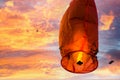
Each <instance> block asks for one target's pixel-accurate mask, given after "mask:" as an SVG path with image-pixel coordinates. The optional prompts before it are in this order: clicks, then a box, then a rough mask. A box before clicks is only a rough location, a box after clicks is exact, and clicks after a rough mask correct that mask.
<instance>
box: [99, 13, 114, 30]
mask: <svg viewBox="0 0 120 80" xmlns="http://www.w3.org/2000/svg"><path fill="white" fill-rule="evenodd" d="M114 18H115V16H114V15H113V12H110V13H109V14H108V15H107V14H104V15H102V16H101V18H100V22H101V23H102V24H103V25H102V26H100V30H110V28H111V27H110V26H111V24H112V23H113V20H114Z"/></svg>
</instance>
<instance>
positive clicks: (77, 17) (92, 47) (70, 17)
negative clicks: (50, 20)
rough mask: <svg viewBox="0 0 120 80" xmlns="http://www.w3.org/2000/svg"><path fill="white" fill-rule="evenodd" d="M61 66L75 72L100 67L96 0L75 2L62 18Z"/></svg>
mask: <svg viewBox="0 0 120 80" xmlns="http://www.w3.org/2000/svg"><path fill="white" fill-rule="evenodd" d="M59 47H60V53H61V56H62V60H61V65H62V67H63V68H64V69H66V70H68V71H70V72H73V73H89V72H91V71H94V70H95V69H96V68H97V66H98V60H97V57H96V54H97V52H98V16H97V10H96V6H95V2H94V0H73V1H72V2H71V3H70V6H69V7H68V9H67V10H66V12H65V14H64V15H63V17H62V20H61V24H60V32H59Z"/></svg>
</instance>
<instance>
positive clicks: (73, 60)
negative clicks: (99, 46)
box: [61, 51, 98, 73]
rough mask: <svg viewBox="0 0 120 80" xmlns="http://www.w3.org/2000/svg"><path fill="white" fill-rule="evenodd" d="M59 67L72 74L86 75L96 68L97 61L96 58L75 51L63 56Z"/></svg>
mask: <svg viewBox="0 0 120 80" xmlns="http://www.w3.org/2000/svg"><path fill="white" fill-rule="evenodd" d="M61 65H62V67H63V68H64V69H66V70H68V71H70V72H73V73H88V72H91V71H94V70H95V69H96V68H97V66H98V61H97V57H96V56H92V55H90V54H89V53H85V52H82V51H77V52H71V53H70V54H69V55H65V56H63V58H62V60H61Z"/></svg>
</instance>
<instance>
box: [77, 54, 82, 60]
mask: <svg viewBox="0 0 120 80" xmlns="http://www.w3.org/2000/svg"><path fill="white" fill-rule="evenodd" d="M82 56H83V52H79V53H78V57H77V62H78V61H82Z"/></svg>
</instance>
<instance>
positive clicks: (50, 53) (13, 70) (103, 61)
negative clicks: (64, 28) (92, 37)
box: [0, 0, 120, 80]
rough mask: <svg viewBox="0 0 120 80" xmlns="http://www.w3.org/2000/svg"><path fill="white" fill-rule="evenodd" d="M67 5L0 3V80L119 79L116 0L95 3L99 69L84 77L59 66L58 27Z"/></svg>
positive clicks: (53, 1) (119, 7) (21, 0)
mask: <svg viewBox="0 0 120 80" xmlns="http://www.w3.org/2000/svg"><path fill="white" fill-rule="evenodd" d="M70 2H71V0H62V1H61V0H0V80H86V79H87V80H88V79H97V80H98V79H100V80H106V79H113V80H118V79H120V76H119V75H120V37H119V35H120V25H119V24H120V14H119V13H120V0H102V1H101V0H95V2H96V6H97V12H98V17H99V26H98V27H99V53H98V54H97V57H98V60H99V66H98V68H97V69H96V70H95V71H93V72H91V73H87V74H74V73H70V72H68V71H66V70H64V69H63V68H62V67H61V65H60V60H61V55H60V52H59V46H58V36H59V24H60V20H61V18H62V16H63V14H64V12H65V10H66V9H67V7H68V6H69V3H70ZM111 60H114V62H113V63H112V64H108V63H109V61H111Z"/></svg>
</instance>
